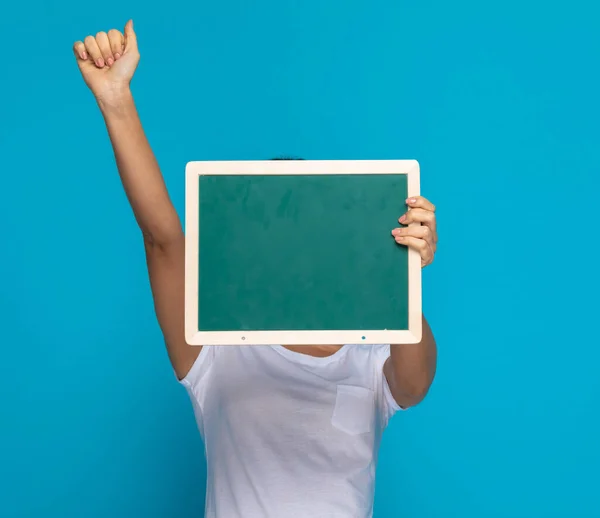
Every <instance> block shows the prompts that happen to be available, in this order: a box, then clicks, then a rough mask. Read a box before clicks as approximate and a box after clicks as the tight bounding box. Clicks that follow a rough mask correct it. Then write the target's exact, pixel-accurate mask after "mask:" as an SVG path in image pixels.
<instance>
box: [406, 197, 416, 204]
mask: <svg viewBox="0 0 600 518" xmlns="http://www.w3.org/2000/svg"><path fill="white" fill-rule="evenodd" d="M416 201H417V199H416V198H408V200H406V203H415V202H416Z"/></svg>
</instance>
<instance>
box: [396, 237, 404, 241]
mask: <svg viewBox="0 0 600 518" xmlns="http://www.w3.org/2000/svg"><path fill="white" fill-rule="evenodd" d="M396 241H404V238H403V237H402V236H398V237H397V238H396Z"/></svg>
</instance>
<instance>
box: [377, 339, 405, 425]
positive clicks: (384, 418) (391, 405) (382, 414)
mask: <svg viewBox="0 0 600 518" xmlns="http://www.w3.org/2000/svg"><path fill="white" fill-rule="evenodd" d="M389 357H390V346H389V345H383V346H379V347H376V349H375V358H374V363H375V376H376V381H377V383H376V387H377V396H376V397H377V406H378V410H379V418H380V423H381V425H382V427H384V428H385V427H386V426H387V424H388V423H389V420H390V419H391V418H392V416H393V415H394V414H395V413H396V412H397V411H398V410H404V409H403V408H402V407H401V406H400V405H399V404H398V403H397V402H396V400H395V399H394V396H392V391H391V389H390V386H389V384H388V381H387V378H386V376H385V373H384V372H383V366H384V365H385V362H386V360H387V359H388V358H389Z"/></svg>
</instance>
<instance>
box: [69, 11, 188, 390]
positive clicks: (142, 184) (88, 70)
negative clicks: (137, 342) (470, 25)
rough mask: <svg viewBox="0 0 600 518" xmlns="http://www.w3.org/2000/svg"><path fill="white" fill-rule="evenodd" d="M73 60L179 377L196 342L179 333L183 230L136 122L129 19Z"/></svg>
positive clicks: (135, 53) (86, 44)
mask: <svg viewBox="0 0 600 518" xmlns="http://www.w3.org/2000/svg"><path fill="white" fill-rule="evenodd" d="M74 51H75V56H76V58H77V64H78V65H79V69H80V71H81V74H82V76H83V79H84V81H85V82H86V84H87V85H88V87H89V88H90V90H91V91H92V93H93V94H94V96H95V98H96V101H97V102H98V106H99V107H100V110H101V112H102V116H103V117H104V121H105V123H106V127H107V129H108V134H109V137H110V140H111V143H112V146H113V150H114V154H115V158H116V162H117V168H118V170H119V175H120V177H121V181H122V183H123V187H124V189H125V193H126V194H127V198H128V199H129V202H130V204H131V207H132V209H133V213H134V215H135V218H136V220H137V222H138V224H139V226H140V229H141V231H142V235H143V239H144V247H145V250H146V262H147V266H148V274H149V277H150V285H151V288H152V294H153V297H154V307H155V311H156V316H157V318H158V322H159V325H160V327H161V330H162V333H163V335H164V338H165V342H166V344H167V351H168V354H169V358H170V360H171V364H172V366H173V369H174V370H175V373H176V375H177V376H178V377H179V378H180V379H181V378H183V377H184V376H185V375H186V374H187V373H188V371H189V370H190V368H191V366H192V365H193V363H194V361H195V360H196V358H197V356H198V354H199V352H200V347H191V346H189V345H188V344H187V343H186V341H185V335H184V320H183V319H184V266H185V254H184V243H185V242H184V235H183V230H182V227H181V222H180V221H179V217H178V215H177V212H176V211H175V208H174V207H173V204H172V203H171V200H170V198H169V194H168V192H167V189H166V186H165V182H164V180H163V177H162V174H161V172H160V168H159V166H158V163H157V161H156V158H155V156H154V153H153V152H152V149H151V148H150V145H149V143H148V140H147V139H146V135H145V134H144V130H143V128H142V124H141V122H140V119H139V116H138V113H137V110H136V107H135V103H134V101H133V96H132V94H131V90H130V82H131V78H132V77H133V74H134V72H135V69H136V68H137V64H138V62H139V59H140V54H139V50H138V45H137V39H136V35H135V32H134V30H133V23H132V22H131V21H129V22H128V23H127V25H126V26H125V34H124V35H123V34H122V33H121V32H120V31H117V30H115V29H113V30H110V31H109V32H108V33H104V32H100V33H98V34H96V36H88V37H87V38H85V40H84V41H83V42H81V41H78V42H76V43H75V45H74Z"/></svg>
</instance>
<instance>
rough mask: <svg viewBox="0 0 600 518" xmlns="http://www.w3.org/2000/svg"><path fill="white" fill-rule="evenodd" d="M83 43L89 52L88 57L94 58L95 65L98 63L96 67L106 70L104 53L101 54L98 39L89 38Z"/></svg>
mask: <svg viewBox="0 0 600 518" xmlns="http://www.w3.org/2000/svg"><path fill="white" fill-rule="evenodd" d="M83 42H84V43H85V49H86V50H87V53H88V55H89V56H90V57H91V58H92V60H93V61H94V63H96V66H97V67H98V68H104V58H103V57H102V52H100V47H98V43H97V42H96V38H94V37H93V36H88V37H86V38H85V40H83Z"/></svg>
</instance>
